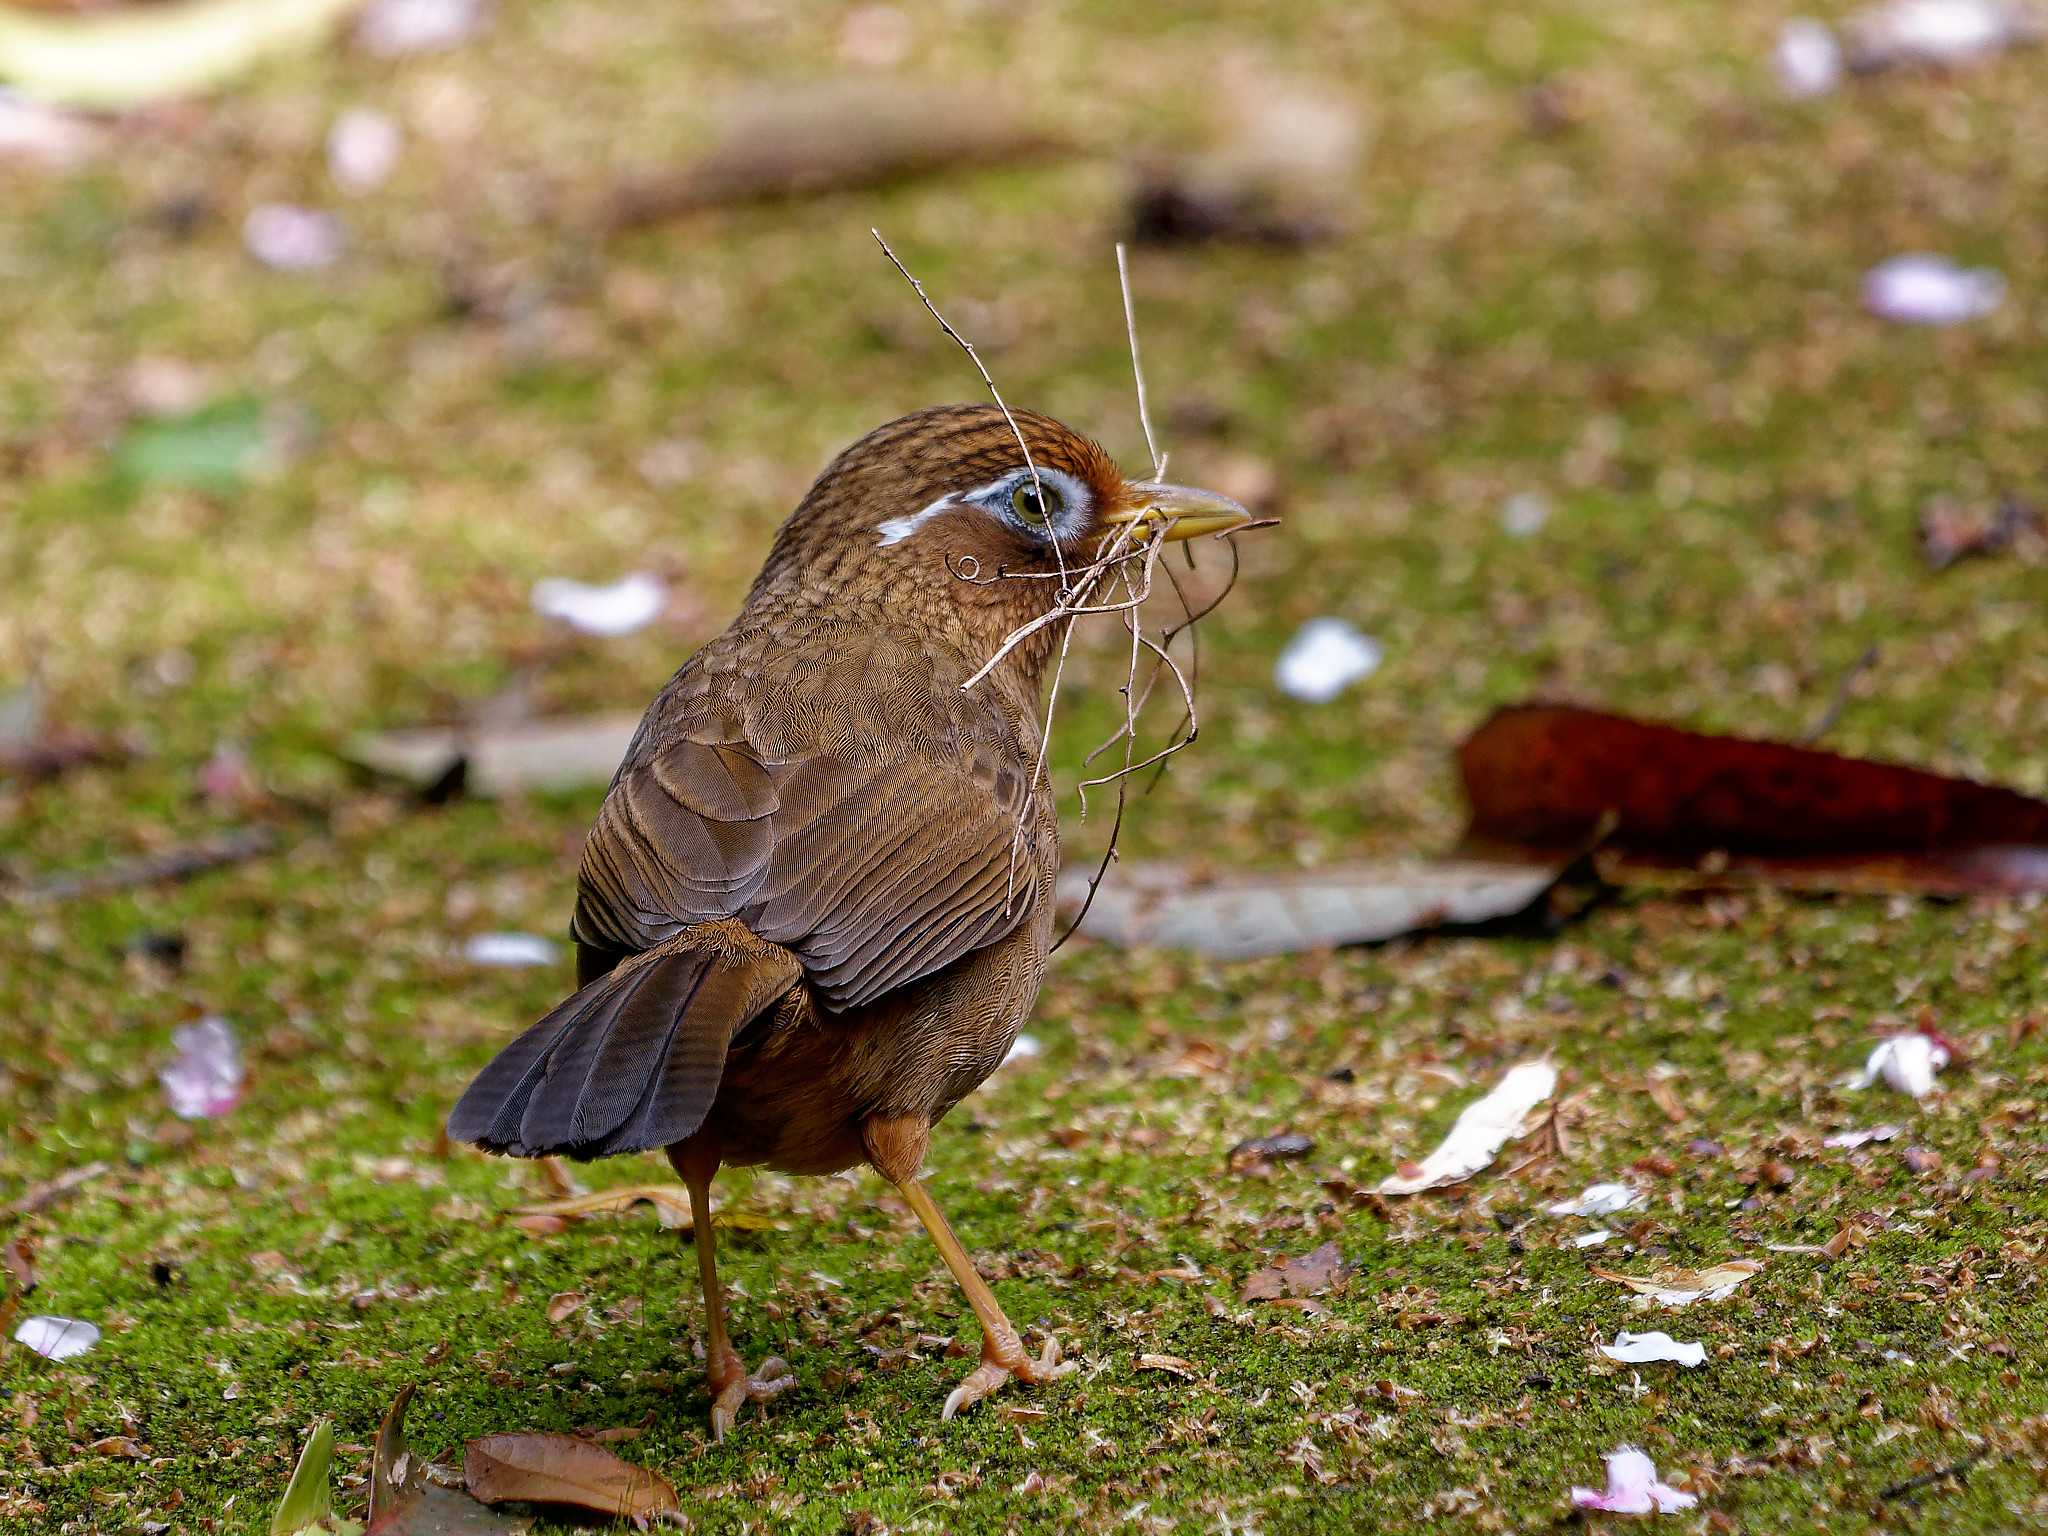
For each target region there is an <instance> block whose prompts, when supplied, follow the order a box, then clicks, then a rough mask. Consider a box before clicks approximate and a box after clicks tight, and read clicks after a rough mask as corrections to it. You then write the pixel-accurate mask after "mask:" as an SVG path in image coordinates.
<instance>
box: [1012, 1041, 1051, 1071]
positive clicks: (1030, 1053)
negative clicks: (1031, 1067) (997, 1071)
mask: <svg viewBox="0 0 2048 1536" xmlns="http://www.w3.org/2000/svg"><path fill="white" fill-rule="evenodd" d="M1044 1049H1045V1047H1044V1046H1042V1045H1040V1044H1039V1043H1038V1037H1037V1036H1036V1035H1019V1036H1018V1037H1017V1038H1016V1039H1015V1040H1013V1041H1011V1042H1010V1049H1009V1052H1008V1054H1006V1055H1005V1056H1004V1057H1003V1065H1004V1066H1006V1067H1007V1066H1009V1065H1010V1064H1011V1063H1013V1062H1019V1061H1029V1060H1031V1059H1032V1057H1034V1056H1036V1055H1038V1054H1039V1053H1040V1052H1041V1051H1043V1050H1044Z"/></svg>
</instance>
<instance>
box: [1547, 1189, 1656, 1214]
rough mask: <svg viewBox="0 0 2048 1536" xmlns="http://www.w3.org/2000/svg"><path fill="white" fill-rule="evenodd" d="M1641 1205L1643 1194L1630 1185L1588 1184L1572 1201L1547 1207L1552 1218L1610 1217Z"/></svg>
mask: <svg viewBox="0 0 2048 1536" xmlns="http://www.w3.org/2000/svg"><path fill="white" fill-rule="evenodd" d="M1642 1203H1643V1192H1642V1191H1641V1190H1639V1189H1637V1188H1636V1187H1635V1186H1634V1185H1631V1184H1588V1185H1587V1186H1586V1189H1585V1192H1584V1193H1583V1194H1581V1195H1580V1196H1578V1198H1577V1199H1574V1200H1560V1201H1558V1202H1557V1203H1556V1204H1555V1205H1552V1206H1550V1207H1549V1210H1550V1214H1551V1215H1553V1216H1612V1215H1613V1214H1614V1213H1615V1212H1616V1211H1632V1210H1634V1209H1635V1208H1636V1207H1637V1206H1639V1205H1641V1204H1642Z"/></svg>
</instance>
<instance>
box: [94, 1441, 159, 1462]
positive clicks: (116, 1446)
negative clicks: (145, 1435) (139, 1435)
mask: <svg viewBox="0 0 2048 1536" xmlns="http://www.w3.org/2000/svg"><path fill="white" fill-rule="evenodd" d="M91 1448H92V1450H93V1451H94V1452H95V1453H96V1454H98V1455H101V1456H116V1457H119V1458H120V1459H121V1460H122V1461H146V1460H148V1459H149V1450H148V1448H147V1447H146V1446H144V1445H143V1444H142V1442H141V1441H139V1440H136V1439H134V1438H132V1437H130V1436H128V1435H108V1436H106V1437H105V1438H104V1439H101V1440H95V1441H93V1443H92V1447H91Z"/></svg>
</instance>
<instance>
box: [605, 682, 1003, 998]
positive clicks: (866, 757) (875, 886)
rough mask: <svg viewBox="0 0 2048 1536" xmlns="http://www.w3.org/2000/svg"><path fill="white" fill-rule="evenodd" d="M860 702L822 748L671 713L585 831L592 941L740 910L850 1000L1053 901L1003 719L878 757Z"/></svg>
mask: <svg viewBox="0 0 2048 1536" xmlns="http://www.w3.org/2000/svg"><path fill="white" fill-rule="evenodd" d="M861 709H862V705H861V703H860V701H859V697H858V695H857V694H854V695H850V696H849V695H842V696H841V698H840V699H839V700H838V701H837V707H836V710H835V711H834V712H833V718H834V721H835V730H834V733H833V734H832V735H831V737H830V738H829V739H828V740H827V741H826V742H825V743H824V746H825V748H826V749H825V750H813V751H792V745H793V744H792V743H791V741H790V740H789V735H788V732H787V731H786V730H776V731H773V732H766V731H754V730H747V729H746V724H747V722H742V721H738V720H736V719H735V718H734V717H733V716H732V715H731V714H730V713H728V712H725V711H719V712H717V715H716V717H712V718H700V720H699V722H698V723H699V724H700V725H706V724H715V725H717V726H719V727H721V729H720V730H719V732H718V734H721V735H731V736H740V735H743V734H744V735H745V736H750V737H753V738H754V739H752V740H748V739H739V740H735V739H726V740H715V741H705V740H700V739H695V737H694V735H686V734H684V732H685V731H686V730H687V729H688V727H686V726H684V725H683V723H682V722H681V721H676V720H671V721H670V722H668V723H666V724H665V725H664V726H663V727H662V729H661V730H660V733H659V736H660V744H659V746H654V745H653V744H652V743H651V742H650V743H649V745H648V747H646V748H644V749H636V752H635V754H634V755H633V756H629V758H628V760H627V761H628V765H627V767H625V768H624V769H623V770H622V771H621V772H620V774H619V777H618V778H617V779H616V780H615V781H614V783H613V785H612V789H611V793H610V795H609V796H608V797H607V798H606V800H605V804H604V808H603V809H602V810H601V811H600V812H599V814H598V819H597V825H596V826H595V827H594V828H593V829H592V832H591V835H590V839H589V841H588V842H587V843H586V844H585V846H584V853H583V869H582V875H581V880H580V890H579V894H578V902H577V909H576V920H575V924H574V932H575V935H576V937H577V939H578V940H579V941H581V942H582V943H584V944H588V945H595V946H600V947H602V948H605V949H610V950H624V951H638V950H643V949H646V948H649V947H650V946H652V945H654V944H657V943H660V942H661V941H662V940H664V939H665V938H667V937H668V936H669V935H671V934H673V933H675V932H676V931H677V930H678V929H679V928H682V927H686V926H688V925H690V924H692V923H701V922H712V921H716V920H718V919H721V918H737V919H738V920H739V921H741V922H743V923H745V924H746V926H747V927H748V928H749V929H751V930H752V931H753V932H754V933H756V934H757V935H759V936H760V937H761V938H763V939H766V940H768V941H769V942H770V943H774V944H780V945H782V946H784V947H785V948H787V949H789V950H790V951H791V952H792V953H794V954H795V955H796V956H797V958H798V959H799V960H800V961H801V962H802V963H803V966H804V970H805V972H806V974H807V976H808V978H809V980H810V982H811V984H812V985H813V986H814V987H815V988H816V989H817V991H818V993H819V995H820V997H821V999H822V1000H823V1001H824V1002H825V1003H826V1004H827V1005H828V1006H829V1007H832V1008H835V1009H844V1008H850V1007H854V1006H856V1005H858V1004H861V1003H866V1002H869V1001H872V1000H873V999H874V998H876V997H879V996H881V995H882V994H883V993H884V992H888V991H890V990H892V989H894V988H896V987H900V986H903V985H905V984H906V983H908V982H912V981H915V980H917V979H918V978H919V977H921V976H927V975H930V974H931V973H932V972H933V971H936V970H939V969H940V968H942V967H943V966H946V965H948V964H950V963H951V962H952V961H954V960H956V959H958V958H959V957H960V956H962V955H964V954H967V953H968V952H970V951H971V950H975V949H978V948H980V947H982V946H983V945H986V944H989V943H992V942H994V941H995V940H996V939H998V938H1001V937H1002V936H1003V935H1004V934H1006V933H1009V932H1010V931H1012V930H1013V929H1014V928H1015V927H1016V926H1017V924H1018V923H1019V922H1020V921H1022V920H1023V918H1024V916H1025V914H1026V913H1027V912H1028V911H1030V910H1031V908H1032V906H1033V905H1034V903H1035V902H1036V901H1037V900H1038V899H1040V898H1039V892H1038V889H1037V887H1038V884H1039V876H1040V874H1041V869H1040V850H1039V847H1038V844H1037V836H1038V828H1037V825H1036V817H1035V814H1034V812H1035V809H1036V808H1035V807H1034V806H1033V804H1032V795H1031V786H1030V777H1029V774H1028V772H1027V771H1026V770H1025V769H1024V768H1022V767H1020V766H1019V765H1018V764H1017V762H1016V761H1015V754H1014V753H1013V752H1011V751H1006V750H1005V749H1004V747H1003V745H1002V744H1000V743H999V742H997V741H996V740H994V739H992V737H991V736H990V735H989V733H987V732H971V733H965V734H966V739H963V737H962V736H961V735H955V736H954V737H953V738H952V739H951V740H950V742H947V743H945V744H943V745H941V743H939V742H938V741H937V740H936V739H935V738H934V736H933V735H932V734H930V733H929V732H914V733H911V737H912V740H913V741H914V742H915V743H916V744H917V746H918V747H919V748H920V749H919V750H911V751H903V750H898V751H895V752H891V753H889V754H888V755H886V756H882V757H880V758H879V760H878V754H877V753H875V752H874V751H872V750H869V749H868V748H867V747H860V748H859V749H858V750H856V749H855V748H856V746H857V745H858V744H857V743H854V742H852V741H851V740H850V739H849V737H848V736H847V733H846V731H845V730H844V729H843V727H841V726H840V725H839V722H842V721H844V720H845V719H846V718H847V716H848V715H849V714H858V713H859V712H860V710H861ZM735 726H738V727H739V729H737V730H735V729H733V728H734V727H735ZM764 736H765V737H767V738H768V739H767V740H766V741H763V740H762V738H763V737H764ZM867 740H868V743H869V745H870V746H871V745H872V742H873V738H872V737H868V738H867ZM1020 828H1021V829H1022V833H1023V836H1022V840H1021V841H1019V832H1020ZM1013 848H1014V854H1013Z"/></svg>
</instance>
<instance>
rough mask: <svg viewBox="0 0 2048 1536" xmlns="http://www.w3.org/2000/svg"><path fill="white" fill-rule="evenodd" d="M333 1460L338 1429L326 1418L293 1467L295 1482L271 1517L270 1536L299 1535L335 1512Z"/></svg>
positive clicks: (278, 1503) (317, 1427)
mask: <svg viewBox="0 0 2048 1536" xmlns="http://www.w3.org/2000/svg"><path fill="white" fill-rule="evenodd" d="M333 1461H334V1426H333V1425H332V1424H330V1423H328V1422H327V1420H325V1419H322V1420H321V1421H320V1422H319V1423H318V1424H315V1425H314V1426H313V1429H312V1433H310V1434H309V1435H307V1436H306V1444H305V1446H304V1448H303V1449H301V1450H300V1452H299V1461H298V1465H297V1466H295V1467H293V1468H292V1480H291V1482H290V1483H288V1484H287V1485H286V1486H285V1490H284V1497H283V1498H282V1499H279V1500H278V1502H277V1510H276V1512H275V1513H274V1514H272V1515H271V1517H270V1536H295V1533H297V1532H299V1531H303V1530H305V1529H307V1528H308V1527H310V1526H314V1525H317V1524H319V1523H320V1522H321V1521H322V1520H325V1519H326V1518H327V1517H328V1515H330V1514H331V1513H333V1510H334V1499H333V1494H332V1493H331V1492H330V1490H329V1488H328V1474H329V1471H330V1469H331V1466H332V1463H333Z"/></svg>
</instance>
